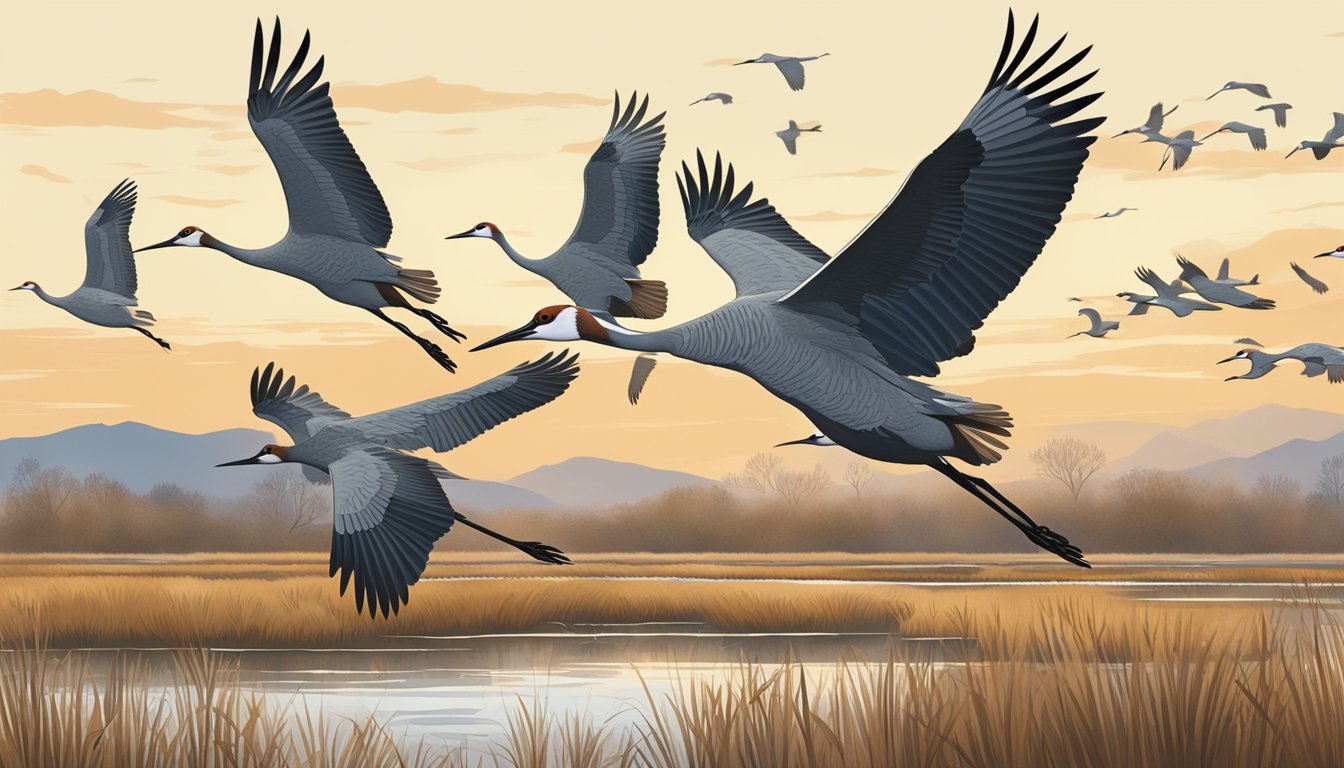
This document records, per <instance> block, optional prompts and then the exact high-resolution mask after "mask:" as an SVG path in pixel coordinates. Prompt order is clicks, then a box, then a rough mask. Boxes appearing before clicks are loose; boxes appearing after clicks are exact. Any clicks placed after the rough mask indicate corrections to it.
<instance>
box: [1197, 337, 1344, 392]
mask: <svg viewBox="0 0 1344 768" xmlns="http://www.w3.org/2000/svg"><path fill="white" fill-rule="evenodd" d="M1233 360H1247V361H1249V362H1250V364H1251V369H1250V370H1249V371H1247V372H1246V373H1243V374H1242V375H1240V376H1228V377H1227V378H1226V379H1224V381H1234V380H1236V379H1258V378H1260V377H1261V376H1264V375H1265V374H1267V373H1269V372H1270V371H1272V370H1274V368H1275V366H1276V365H1277V364H1278V363H1279V362H1281V361H1283V360H1297V361H1299V362H1301V363H1302V375H1303V376H1320V375H1321V374H1323V373H1324V374H1327V378H1328V379H1329V380H1330V383H1331V384H1338V383H1340V382H1344V349H1341V348H1339V347H1335V346H1331V345H1329V344H1315V343H1312V344H1299V345H1297V346H1296V347H1293V348H1292V349H1289V350H1286V351H1283V352H1264V351H1261V350H1258V349H1243V350H1241V351H1240V352H1238V353H1237V354H1235V355H1233V356H1231V357H1229V358H1226V359H1224V360H1219V361H1218V364H1219V365H1222V364H1223V363H1230V362H1232V361H1233Z"/></svg>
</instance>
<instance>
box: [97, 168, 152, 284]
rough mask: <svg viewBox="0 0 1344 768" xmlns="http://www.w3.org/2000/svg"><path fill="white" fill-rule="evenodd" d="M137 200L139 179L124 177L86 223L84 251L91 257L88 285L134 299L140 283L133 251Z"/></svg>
mask: <svg viewBox="0 0 1344 768" xmlns="http://www.w3.org/2000/svg"><path fill="white" fill-rule="evenodd" d="M135 201H136V188H135V182H133V181H131V180H130V179H122V181H121V183H120V184H118V185H117V186H115V187H113V188H112V191H111V192H109V193H108V194H107V197H105V198H103V201H102V202H101V203H99V204H98V208H97V210H95V211H94V212H93V215H92V216H90V217H89V220H88V221H87V222H85V224H84V255H85V256H86V257H87V259H88V268H87V269H86V271H85V273H84V287H85V288H101V289H103V290H105V291H111V292H112V293H115V294H117V295H118V296H124V297H126V298H128V299H131V300H132V302H134V299H135V291H136V289H137V288H138V287H139V281H138V280H137V278H136V274H135V256H134V255H133V254H132V253H131V218H132V217H134V216H135Z"/></svg>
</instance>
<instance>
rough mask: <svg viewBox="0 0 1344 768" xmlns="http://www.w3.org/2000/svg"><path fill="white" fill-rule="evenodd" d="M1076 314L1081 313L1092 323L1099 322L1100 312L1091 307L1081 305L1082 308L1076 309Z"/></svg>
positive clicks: (1096, 323)
mask: <svg viewBox="0 0 1344 768" xmlns="http://www.w3.org/2000/svg"><path fill="white" fill-rule="evenodd" d="M1078 314H1080V315H1082V316H1083V317H1086V318H1087V319H1088V320H1091V321H1092V324H1093V325H1100V324H1101V313H1100V312H1098V311H1097V310H1095V309H1092V308H1091V307H1083V308H1082V309H1080V310H1078Z"/></svg>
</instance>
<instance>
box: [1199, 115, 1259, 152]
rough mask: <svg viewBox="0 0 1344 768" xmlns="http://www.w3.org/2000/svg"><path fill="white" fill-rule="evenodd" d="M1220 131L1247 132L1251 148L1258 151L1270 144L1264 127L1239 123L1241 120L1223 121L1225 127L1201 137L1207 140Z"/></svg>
mask: <svg viewBox="0 0 1344 768" xmlns="http://www.w3.org/2000/svg"><path fill="white" fill-rule="evenodd" d="M1220 133H1242V134H1245V135H1246V138H1247V139H1249V140H1250V142H1251V149H1254V150H1255V151H1257V152H1259V151H1261V150H1263V149H1265V148H1267V147H1268V146H1269V142H1268V140H1267V139H1266V138H1265V129H1264V128H1256V127H1255V126H1254V125H1247V124H1246V123H1239V122H1236V121H1235V120H1234V121H1232V122H1230V123H1223V127H1222V128H1219V129H1218V130H1216V131H1214V132H1213V133H1210V134H1209V135H1208V136H1205V137H1204V138H1203V139H1200V141H1205V140H1207V139H1209V138H1210V137H1213V136H1217V135H1218V134H1220Z"/></svg>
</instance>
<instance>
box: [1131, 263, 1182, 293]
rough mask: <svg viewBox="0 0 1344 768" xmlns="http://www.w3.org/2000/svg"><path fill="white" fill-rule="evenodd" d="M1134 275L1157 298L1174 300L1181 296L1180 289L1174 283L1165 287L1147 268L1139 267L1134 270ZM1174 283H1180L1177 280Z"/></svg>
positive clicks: (1160, 279) (1155, 274)
mask: <svg viewBox="0 0 1344 768" xmlns="http://www.w3.org/2000/svg"><path fill="white" fill-rule="evenodd" d="M1134 275H1135V276H1136V277H1138V278H1139V279H1140V280H1142V281H1143V282H1145V283H1147V284H1148V287H1150V288H1152V289H1153V291H1154V292H1156V293H1157V295H1158V296H1161V297H1163V298H1169V299H1174V298H1177V297H1179V296H1180V295H1181V292H1180V289H1179V288H1177V287H1176V284H1175V283H1172V284H1171V285H1167V283H1165V282H1163V280H1162V278H1160V277H1158V276H1157V273H1156V272H1154V271H1153V270H1151V269H1149V268H1147V267H1139V268H1138V269H1136V270H1134ZM1176 282H1180V281H1179V280H1178V281H1176Z"/></svg>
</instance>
